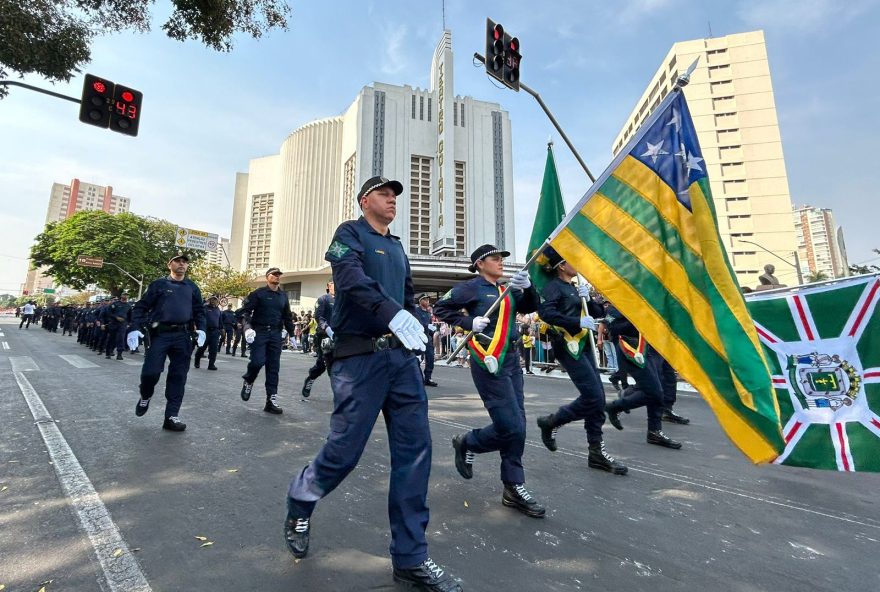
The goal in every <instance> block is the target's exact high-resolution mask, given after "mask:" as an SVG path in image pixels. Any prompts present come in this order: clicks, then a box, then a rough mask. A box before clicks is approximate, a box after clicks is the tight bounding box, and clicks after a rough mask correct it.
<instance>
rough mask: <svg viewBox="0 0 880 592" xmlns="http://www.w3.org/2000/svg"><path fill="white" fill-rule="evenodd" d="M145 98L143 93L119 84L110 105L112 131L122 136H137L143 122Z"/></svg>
mask: <svg viewBox="0 0 880 592" xmlns="http://www.w3.org/2000/svg"><path fill="white" fill-rule="evenodd" d="M143 98H144V94H143V93H142V92H140V91H138V90H134V89H133V88H128V87H127V86H122V85H121V84H117V85H116V90H115V91H114V92H113V102H112V104H111V105H110V129H111V130H113V131H114V132H119V133H120V134H126V135H129V136H136V135H137V134H138V126H139V125H140V122H141V101H142V100H143Z"/></svg>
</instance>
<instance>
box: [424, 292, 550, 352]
mask: <svg viewBox="0 0 880 592" xmlns="http://www.w3.org/2000/svg"><path fill="white" fill-rule="evenodd" d="M500 294H501V293H500V292H499V291H498V286H496V285H495V284H493V283H491V282H489V281H487V280H485V279H484V278H483V277H482V276H477V277H475V278H473V279H469V280H467V281H465V282H462V283H460V284H457V285H455V286H453V288H452V289H451V290H450V291H449V292H447V293H446V294H445V295H444V296H443V298H441V299H440V300H438V301H437V302H436V303H435V304H434V315H435V316H436V317H437V318H438V319H442V320H443V321H446V322H447V323H449V324H450V325H452V326H458V327H462V328H463V329H466V330H468V331H470V330H472V329H473V320H474V317H482V316H486V311H487V310H489V308H490V307H491V306H492V304H493V303H494V302H495V300H497V299H498V296H499V295H500ZM510 295H511V296H512V297H513V302H514V305H515V306H514V308H515V312H518V313H530V312H535V311H536V310H537V309H538V293H537V292H535V288H534V287H531V286H529V287H528V288H526V289H525V290H511V291H510ZM461 309H465V310H466V311H467V312H466V313H462V312H461ZM499 310H500V307H499V308H497V309H495V312H493V313H492V316H490V317H489V325H488V326H487V327H486V328H485V329H483V333H484V334H485V335H494V334H495V326H496V325H497V323H498V311H499ZM518 338H519V335H518V334H517V332H516V331H514V330H511V331H510V332H509V333H508V339H509V340H510V341H511V342H513V341H516V340H517V339H518Z"/></svg>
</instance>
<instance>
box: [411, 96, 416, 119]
mask: <svg viewBox="0 0 880 592" xmlns="http://www.w3.org/2000/svg"><path fill="white" fill-rule="evenodd" d="M412 118H413V119H415V118H416V96H415V95H413V96H412Z"/></svg>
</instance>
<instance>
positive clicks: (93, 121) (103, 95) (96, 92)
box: [79, 74, 115, 128]
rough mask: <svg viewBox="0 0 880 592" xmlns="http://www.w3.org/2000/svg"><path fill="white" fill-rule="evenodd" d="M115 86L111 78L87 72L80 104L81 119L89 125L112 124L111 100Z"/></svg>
mask: <svg viewBox="0 0 880 592" xmlns="http://www.w3.org/2000/svg"><path fill="white" fill-rule="evenodd" d="M114 87H115V85H114V84H113V83H112V82H110V81H109V80H104V79H103V78H98V77H97V76H93V75H91V74H86V79H85V82H83V91H82V99H81V101H80V105H79V120H80V121H82V122H83V123H88V124H89V125H96V126H98V127H103V128H107V126H109V125H110V101H111V100H112V98H113V89H114Z"/></svg>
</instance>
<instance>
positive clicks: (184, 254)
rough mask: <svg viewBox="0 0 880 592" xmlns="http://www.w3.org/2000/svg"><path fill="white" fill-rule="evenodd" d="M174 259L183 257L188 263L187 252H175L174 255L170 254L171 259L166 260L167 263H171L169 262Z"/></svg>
mask: <svg viewBox="0 0 880 592" xmlns="http://www.w3.org/2000/svg"><path fill="white" fill-rule="evenodd" d="M175 259H183V260H184V261H186V262H187V263H189V254H187V253H182V252H181V253H175V254H174V255H172V256H171V259H169V260H168V263H171V262H172V261H174V260H175Z"/></svg>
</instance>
